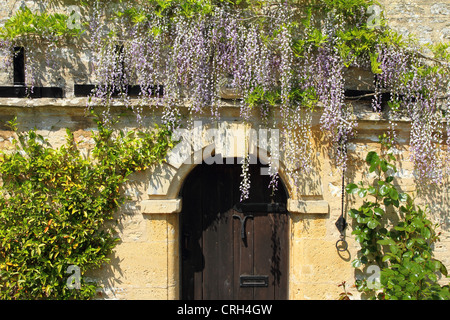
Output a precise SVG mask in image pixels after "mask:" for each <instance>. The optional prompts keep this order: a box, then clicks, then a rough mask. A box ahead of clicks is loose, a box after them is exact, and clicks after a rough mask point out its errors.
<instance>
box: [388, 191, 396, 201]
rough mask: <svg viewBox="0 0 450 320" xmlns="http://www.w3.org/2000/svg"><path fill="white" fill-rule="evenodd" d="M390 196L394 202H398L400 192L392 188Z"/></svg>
mask: <svg viewBox="0 0 450 320" xmlns="http://www.w3.org/2000/svg"><path fill="white" fill-rule="evenodd" d="M389 195H390V196H391V198H392V199H393V200H398V192H397V190H396V189H395V188H390V190H389Z"/></svg>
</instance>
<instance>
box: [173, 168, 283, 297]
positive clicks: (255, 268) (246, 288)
mask: <svg viewBox="0 0 450 320" xmlns="http://www.w3.org/2000/svg"><path fill="white" fill-rule="evenodd" d="M224 163H226V162H225V161H224ZM260 168H261V165H259V164H258V165H256V164H254V165H250V177H251V190H250V198H249V199H247V200H245V201H243V202H242V203H240V201H239V198H240V191H239V184H240V181H241V179H242V178H241V177H240V174H241V166H240V165H239V164H213V165H207V164H205V163H203V164H201V165H198V166H197V167H196V168H195V169H194V170H193V171H192V172H191V173H190V175H189V176H188V178H187V179H186V181H185V183H184V186H183V189H182V192H181V196H182V199H183V210H182V213H181V229H182V230H181V234H180V237H181V239H180V244H181V260H182V261H181V280H182V283H181V298H182V299H186V300H189V299H195V300H210V299H240V300H241V299H267V300H278V299H280V300H281V299H287V294H288V292H287V291H288V290H287V286H288V251H289V242H288V216H287V212H286V198H287V196H286V192H285V190H284V187H283V186H281V185H280V184H281V181H280V182H279V188H278V189H279V190H278V191H277V192H276V193H275V195H274V196H273V195H271V193H272V192H271V189H269V188H268V183H269V176H267V175H261V174H260Z"/></svg>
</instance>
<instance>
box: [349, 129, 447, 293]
mask: <svg viewBox="0 0 450 320" xmlns="http://www.w3.org/2000/svg"><path fill="white" fill-rule="evenodd" d="M380 138H381V140H382V141H383V139H384V138H385V137H384V138H383V137H380ZM385 145H387V144H386V143H385ZM388 149H389V148H388ZM393 160H395V157H394V156H393V155H392V154H391V153H389V152H386V153H385V154H384V155H383V156H379V155H378V154H377V153H376V152H374V151H371V152H369V153H368V154H367V157H366V163H367V165H368V166H369V172H376V173H377V178H376V179H375V181H373V183H371V184H368V185H365V184H363V183H362V182H360V183H359V184H354V183H350V184H348V185H347V187H346V191H347V193H350V194H355V195H356V194H357V195H358V196H359V197H361V198H363V199H364V203H363V205H362V206H360V207H359V208H358V209H350V211H349V216H350V217H351V218H353V221H354V227H353V232H352V234H353V235H355V239H356V241H357V242H359V244H360V245H361V249H360V251H359V253H358V257H357V258H356V259H355V260H353V262H352V265H353V266H354V267H357V268H358V267H370V266H375V267H377V268H379V270H380V272H379V276H380V277H379V282H378V284H376V283H375V282H374V281H368V279H359V280H357V281H356V285H357V288H358V289H359V290H360V291H362V292H365V293H367V294H369V295H372V296H373V297H376V298H379V299H402V300H406V299H408V300H410V299H414V300H423V299H450V291H449V286H448V285H443V286H441V285H440V284H439V283H438V276H439V274H441V275H443V276H445V277H447V269H446V267H445V266H444V264H442V262H441V261H439V260H437V259H435V258H434V257H433V244H434V243H436V242H437V241H439V233H437V231H436V228H437V227H438V225H436V224H434V223H432V222H431V220H430V219H429V218H428V217H427V215H426V211H425V210H423V209H422V208H420V207H419V206H417V205H415V204H414V200H413V199H412V197H411V196H410V195H408V194H406V193H401V192H399V191H398V190H397V188H396V187H395V186H394V184H393V181H394V176H393V174H394V173H395V172H396V167H395V166H394V165H393V164H392V163H391V161H393ZM369 197H371V198H370V199H369ZM387 210H390V211H393V214H392V215H390V220H391V222H389V221H388V219H387V215H386V212H387ZM389 223H391V225H390V224H389ZM388 228H389V229H388ZM373 280H375V279H373ZM371 282H372V283H371Z"/></svg>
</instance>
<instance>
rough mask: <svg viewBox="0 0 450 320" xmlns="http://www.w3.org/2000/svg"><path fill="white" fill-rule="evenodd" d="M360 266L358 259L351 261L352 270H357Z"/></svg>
mask: <svg viewBox="0 0 450 320" xmlns="http://www.w3.org/2000/svg"><path fill="white" fill-rule="evenodd" d="M360 266H361V260H359V259H354V260H353V261H352V267H353V268H359V267H360Z"/></svg>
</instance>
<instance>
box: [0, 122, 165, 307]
mask: <svg viewBox="0 0 450 320" xmlns="http://www.w3.org/2000/svg"><path fill="white" fill-rule="evenodd" d="M97 124H98V132H93V139H94V141H95V147H94V149H93V150H92V153H91V155H89V156H87V157H86V158H84V157H83V156H82V155H81V153H80V151H79V150H78V148H77V145H76V143H75V141H74V137H73V135H72V133H71V132H70V131H69V130H67V141H66V143H65V145H63V146H62V147H60V148H59V149H53V148H51V147H50V146H49V145H48V143H47V142H46V141H45V140H44V139H43V137H42V136H40V135H38V134H37V133H36V131H35V130H31V131H29V132H27V133H20V132H17V130H16V126H15V124H14V123H11V125H12V127H13V129H14V130H15V131H16V134H17V137H18V139H17V140H14V143H15V146H16V147H15V150H13V152H12V153H2V155H1V158H0V174H1V178H2V181H3V185H2V186H1V191H2V194H1V196H0V298H1V299H88V298H92V297H93V296H95V292H96V289H97V287H98V286H97V284H96V283H95V282H92V281H88V280H86V279H85V277H83V275H85V273H86V272H87V271H88V270H91V269H95V268H98V267H100V266H101V265H102V264H104V263H108V262H109V258H108V255H109V254H110V253H111V251H112V250H113V248H114V246H115V245H116V243H117V241H118V239H117V237H116V236H115V233H114V223H109V222H113V220H114V219H113V214H114V212H115V210H116V209H117V208H118V207H119V206H120V205H121V204H122V203H123V202H124V201H125V198H124V197H123V196H122V194H121V191H120V187H121V186H122V185H123V183H124V182H125V181H126V180H127V177H128V176H129V175H130V174H131V173H133V172H135V171H139V170H144V169H146V168H148V167H150V166H152V165H154V164H156V163H159V162H161V161H162V160H163V159H164V158H165V156H166V153H167V152H168V150H169V149H170V148H171V147H172V142H171V133H170V132H169V131H168V130H166V129H165V128H159V129H157V130H154V131H146V132H139V133H136V132H134V131H130V132H128V133H127V134H124V133H123V132H121V131H118V132H117V131H115V130H113V129H110V128H106V127H105V126H104V125H103V123H102V122H101V121H97ZM72 265H74V266H77V267H78V268H79V270H80V275H81V279H80V280H81V283H80V284H81V287H80V288H79V289H71V287H72V286H71V285H70V283H68V282H69V281H68V279H69V276H70V275H71V273H66V272H67V270H68V268H69V267H70V266H72ZM68 284H69V285H68Z"/></svg>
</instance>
